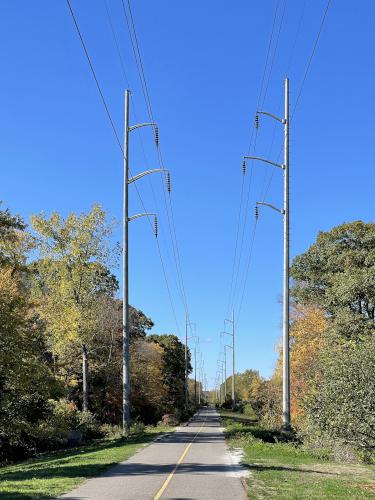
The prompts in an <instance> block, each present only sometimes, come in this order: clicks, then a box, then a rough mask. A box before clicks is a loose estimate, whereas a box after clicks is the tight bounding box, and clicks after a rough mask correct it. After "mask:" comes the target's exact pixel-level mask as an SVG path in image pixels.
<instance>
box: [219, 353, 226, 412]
mask: <svg viewBox="0 0 375 500" xmlns="http://www.w3.org/2000/svg"><path fill="white" fill-rule="evenodd" d="M218 364H219V370H220V378H221V384H220V404H222V402H223V401H222V397H221V388H222V387H223V389H224V380H223V379H224V361H223V360H222V359H219V360H218ZM224 403H225V395H224Z"/></svg>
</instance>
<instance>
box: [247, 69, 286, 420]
mask: <svg viewBox="0 0 375 500" xmlns="http://www.w3.org/2000/svg"><path fill="white" fill-rule="evenodd" d="M284 101H285V103H284V118H280V117H278V116H276V115H273V114H272V113H268V112H267V111H257V113H256V117H255V126H256V127H258V125H259V115H267V116H270V117H271V118H273V119H275V120H277V121H279V122H280V123H282V124H283V125H284V163H283V164H279V163H276V162H274V161H271V160H267V159H265V158H260V157H258V156H245V157H244V160H243V171H244V172H245V169H246V160H248V159H250V160H259V161H263V162H265V163H268V164H270V165H273V166H275V167H278V168H280V169H282V170H283V171H284V207H283V209H280V208H277V207H275V206H274V205H272V204H271V203H266V202H264V201H258V202H257V203H256V207H255V216H256V218H258V216H259V208H258V207H259V205H265V206H267V207H269V208H272V209H273V210H276V211H277V212H279V213H280V214H282V215H283V216H284V262H283V268H284V277H283V427H284V429H289V428H290V366H289V354H290V353H289V349H290V347H289V248H290V244H289V128H290V118H289V78H285V81H284Z"/></svg>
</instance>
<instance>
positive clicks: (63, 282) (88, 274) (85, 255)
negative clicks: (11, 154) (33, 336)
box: [31, 205, 118, 410]
mask: <svg viewBox="0 0 375 500" xmlns="http://www.w3.org/2000/svg"><path fill="white" fill-rule="evenodd" d="M31 224H32V227H33V229H34V238H35V243H36V245H35V247H36V250H37V251H38V259H37V260H36V261H35V262H34V277H35V282H36V286H34V287H33V290H34V294H35V299H36V300H38V303H39V313H40V316H41V317H42V318H43V320H44V321H45V322H46V327H47V332H48V338H49V342H50V349H51V351H52V353H53V355H54V357H55V359H56V360H57V362H58V363H60V364H64V360H67V361H69V363H67V366H70V365H71V361H72V357H73V358H74V357H75V358H77V355H78V356H79V352H80V351H81V355H82V406H83V409H84V410H88V407H89V400H88V394H89V388H88V380H89V379H88V359H89V353H90V347H91V345H92V344H93V342H94V341H95V337H96V336H97V335H99V334H100V331H101V329H100V327H99V326H98V325H99V319H100V318H98V314H97V309H98V308H97V305H98V301H100V300H101V299H102V297H103V296H111V297H112V296H113V294H114V292H115V290H117V288H118V284H117V280H116V278H115V277H114V276H113V275H112V274H111V273H110V271H109V270H108V268H109V266H110V265H113V264H114V263H115V262H116V261H117V256H118V246H113V244H112V243H111V240H110V237H111V234H112V231H113V228H114V222H113V221H107V218H106V213H105V211H104V210H103V209H102V208H101V207H100V206H99V205H94V206H93V208H92V209H91V211H90V212H89V213H87V214H79V215H77V214H75V213H71V214H69V215H68V216H67V217H66V218H65V219H64V218H63V217H61V216H60V215H59V214H57V213H56V212H54V213H52V215H51V216H50V217H46V216H45V215H44V214H41V215H38V216H33V217H32V218H31ZM69 375H70V374H69V373H68V372H67V373H66V374H65V378H66V379H68V378H69ZM65 382H67V380H65Z"/></svg>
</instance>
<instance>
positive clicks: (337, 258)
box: [291, 221, 375, 339]
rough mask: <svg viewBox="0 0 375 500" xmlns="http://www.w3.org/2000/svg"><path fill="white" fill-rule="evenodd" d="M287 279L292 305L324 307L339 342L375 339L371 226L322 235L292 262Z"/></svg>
mask: <svg viewBox="0 0 375 500" xmlns="http://www.w3.org/2000/svg"><path fill="white" fill-rule="evenodd" d="M291 274H292V277H293V278H294V286H293V296H294V298H295V300H296V302H297V303H301V304H305V305H318V306H320V307H322V309H323V310H324V311H326V313H327V315H328V317H330V318H331V319H332V324H333V326H334V330H335V332H336V333H337V334H338V335H339V336H341V337H345V338H351V339H357V338H358V337H363V336H366V335H369V334H374V333H375V324H374V319H375V224H373V223H364V222H362V221H356V222H351V223H346V224H342V225H340V226H337V227H334V228H333V229H332V230H331V231H328V232H320V233H319V234H318V237H317V240H316V242H315V243H314V244H313V245H311V247H310V248H309V249H308V250H307V251H306V252H305V253H303V254H302V255H300V256H298V257H296V258H295V259H294V261H293V265H292V267H291Z"/></svg>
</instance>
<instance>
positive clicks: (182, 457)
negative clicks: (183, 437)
mask: <svg viewBox="0 0 375 500" xmlns="http://www.w3.org/2000/svg"><path fill="white" fill-rule="evenodd" d="M206 419H207V415H206V417H205V419H204V422H203V424H202V426H201V427H200V429H199V430H198V432H197V433H196V435H195V436H194V437H193V439H192V440H191V441H190V443H189V444H188V445H187V447H186V448H185V450H184V452H183V453H182V455H181V456H180V458H179V459H178V461H177V463H176V465H175V466H174V468H173V470H172V472H171V473H170V474H169V476H168V477H167V479H166V480H165V481H164V483H163V485H162V487H161V488H160V490H159V491H158V492H157V493H156V495H155V496H154V500H159V498H161V496H162V494H163V493H164V491H165V489H166V487H167V486H168V484H169V483H170V482H171V479H172V477H173V475H174V473H175V472H176V470H177V469H178V466H179V465H181V463H182V461H183V459H184V458H185V457H186V455H187V452H188V451H189V450H190V447H191V445H192V444H193V443H194V441H195V438H196V437H197V436H198V434H199V433H200V432H201V430H202V429H203V427H204V424H205V423H206Z"/></svg>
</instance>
